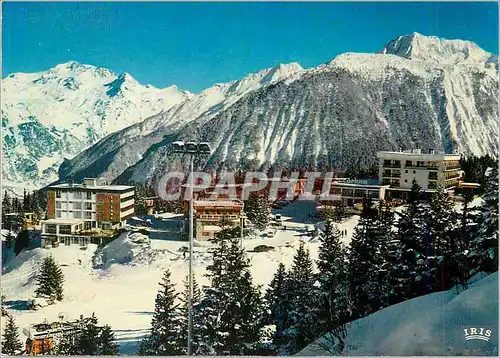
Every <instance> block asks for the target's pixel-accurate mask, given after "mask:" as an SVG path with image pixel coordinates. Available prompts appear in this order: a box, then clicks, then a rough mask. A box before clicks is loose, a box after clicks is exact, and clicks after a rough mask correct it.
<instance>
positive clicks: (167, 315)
mask: <svg viewBox="0 0 500 358" xmlns="http://www.w3.org/2000/svg"><path fill="white" fill-rule="evenodd" d="M177 296H178V294H177V293H176V291H175V286H174V284H173V283H172V282H171V281H170V271H169V270H168V269H167V270H166V271H165V273H164V275H163V279H162V282H160V289H159V291H158V294H157V296H156V300H155V311H154V314H153V319H152V320H151V336H150V337H149V338H148V340H149V343H150V346H149V348H148V349H149V351H150V354H149V355H180V354H182V349H180V347H179V346H178V345H177V344H176V343H177V342H178V340H179V338H178V336H179V332H180V331H181V329H182V318H181V317H180V312H179V303H178V302H177Z"/></svg>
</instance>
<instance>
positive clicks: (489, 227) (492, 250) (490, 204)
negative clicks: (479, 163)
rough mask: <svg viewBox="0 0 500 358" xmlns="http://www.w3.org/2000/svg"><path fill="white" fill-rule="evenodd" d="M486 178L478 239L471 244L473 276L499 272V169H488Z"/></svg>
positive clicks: (479, 217)
mask: <svg viewBox="0 0 500 358" xmlns="http://www.w3.org/2000/svg"><path fill="white" fill-rule="evenodd" d="M485 176H486V184H485V188H484V195H483V197H482V199H483V203H482V205H481V208H480V215H479V216H478V232H477V237H476V238H475V239H473V240H472V243H471V246H472V250H471V253H470V257H471V258H472V265H473V269H472V272H471V273H472V274H475V273H477V272H480V271H484V272H487V273H492V272H496V271H497V270H498V178H499V176H498V168H497V167H494V168H489V169H487V171H486V173H485Z"/></svg>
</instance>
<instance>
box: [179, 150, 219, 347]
mask: <svg viewBox="0 0 500 358" xmlns="http://www.w3.org/2000/svg"><path fill="white" fill-rule="evenodd" d="M172 152H174V153H180V154H187V155H189V156H190V158H189V275H188V282H189V295H188V338H187V355H188V356H190V355H192V354H193V352H192V347H193V345H192V342H193V241H194V237H193V232H194V230H193V221H194V220H193V211H194V209H193V186H194V183H193V170H194V169H193V166H194V156H195V155H202V154H211V152H212V150H211V149H210V144H209V143H207V142H200V143H195V142H187V143H184V142H183V141H177V142H173V143H172Z"/></svg>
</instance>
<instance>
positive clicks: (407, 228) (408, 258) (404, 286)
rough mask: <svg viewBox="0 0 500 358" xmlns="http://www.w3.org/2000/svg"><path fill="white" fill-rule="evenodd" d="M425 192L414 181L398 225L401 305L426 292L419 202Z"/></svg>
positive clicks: (396, 289) (396, 288)
mask: <svg viewBox="0 0 500 358" xmlns="http://www.w3.org/2000/svg"><path fill="white" fill-rule="evenodd" d="M421 197H422V188H420V186H419V185H418V184H417V182H416V180H413V184H412V187H411V190H410V192H409V194H408V201H407V204H406V207H405V209H404V210H403V212H401V214H400V216H399V220H398V222H397V233H396V240H397V242H398V244H399V247H400V249H399V251H398V252H397V253H396V259H395V261H396V262H399V264H397V267H396V269H395V270H394V278H395V280H396V281H397V284H396V285H395V286H394V287H393V289H394V293H393V294H394V296H395V297H397V299H396V300H397V301H404V300H407V299H410V298H414V297H417V296H420V295H422V294H424V293H425V292H426V290H425V288H426V270H425V243H424V242H425V235H426V234H425V230H426V228H425V221H424V216H425V213H424V208H423V205H422V204H421V203H420V202H419V200H420V198H421Z"/></svg>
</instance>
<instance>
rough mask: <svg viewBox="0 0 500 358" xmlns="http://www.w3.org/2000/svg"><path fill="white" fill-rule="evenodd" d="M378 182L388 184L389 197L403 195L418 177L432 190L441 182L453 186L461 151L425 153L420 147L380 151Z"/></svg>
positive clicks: (442, 184) (425, 187)
mask: <svg viewBox="0 0 500 358" xmlns="http://www.w3.org/2000/svg"><path fill="white" fill-rule="evenodd" d="M377 158H378V161H379V183H380V184H381V185H389V188H387V190H386V191H387V194H388V196H389V197H394V198H397V197H403V196H404V194H402V193H404V192H408V191H409V190H410V189H411V186H412V182H413V179H415V180H416V181H417V183H418V185H420V187H422V189H423V190H424V191H426V192H433V191H435V189H436V188H437V186H438V185H441V186H443V187H444V188H445V189H446V190H452V189H454V188H455V187H456V186H457V185H458V182H459V178H460V175H461V171H460V155H458V154H436V153H434V152H433V151H429V153H422V151H421V150H420V149H414V150H410V151H402V152H378V153H377Z"/></svg>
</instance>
